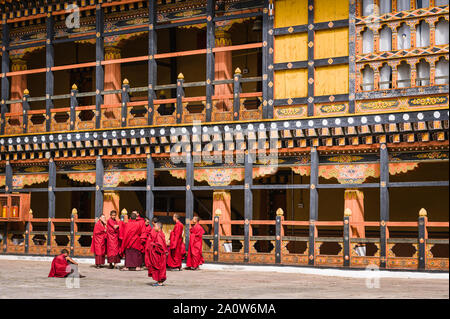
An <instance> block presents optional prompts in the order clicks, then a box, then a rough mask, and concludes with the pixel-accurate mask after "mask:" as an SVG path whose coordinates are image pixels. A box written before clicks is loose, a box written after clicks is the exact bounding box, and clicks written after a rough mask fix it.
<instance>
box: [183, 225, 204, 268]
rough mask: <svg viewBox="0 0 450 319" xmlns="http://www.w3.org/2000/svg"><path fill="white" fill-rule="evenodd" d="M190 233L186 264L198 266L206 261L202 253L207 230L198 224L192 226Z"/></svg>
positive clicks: (193, 266) (192, 266)
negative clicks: (204, 235)
mask: <svg viewBox="0 0 450 319" xmlns="http://www.w3.org/2000/svg"><path fill="white" fill-rule="evenodd" d="M189 233H190V236H189V251H188V255H187V260H186V266H187V267H191V268H197V267H198V266H200V265H202V264H203V263H204V262H205V260H204V259H203V255H202V246H203V234H204V233H205V230H204V229H203V227H202V226H200V225H199V224H196V225H195V226H194V227H191V229H190V231H189Z"/></svg>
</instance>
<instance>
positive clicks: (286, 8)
mask: <svg viewBox="0 0 450 319" xmlns="http://www.w3.org/2000/svg"><path fill="white" fill-rule="evenodd" d="M347 7H348V5H347ZM307 23H308V0H277V1H275V28H283V27H289V26H294V25H301V24H307Z"/></svg>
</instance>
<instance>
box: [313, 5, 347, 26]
mask: <svg viewBox="0 0 450 319" xmlns="http://www.w3.org/2000/svg"><path fill="white" fill-rule="evenodd" d="M348 7H349V6H348V0H315V1H314V22H315V23H317V22H327V21H335V20H344V19H348Z"/></svg>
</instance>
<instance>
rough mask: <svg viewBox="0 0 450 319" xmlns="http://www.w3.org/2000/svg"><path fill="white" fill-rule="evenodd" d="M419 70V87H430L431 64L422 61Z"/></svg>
mask: <svg viewBox="0 0 450 319" xmlns="http://www.w3.org/2000/svg"><path fill="white" fill-rule="evenodd" d="M416 69H417V78H416V85H417V86H426V85H430V64H429V63H428V62H427V61H425V60H420V62H419V63H417V65H416Z"/></svg>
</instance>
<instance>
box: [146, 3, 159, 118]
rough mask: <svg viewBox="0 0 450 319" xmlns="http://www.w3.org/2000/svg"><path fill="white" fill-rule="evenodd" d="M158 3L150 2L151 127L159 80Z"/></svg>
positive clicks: (149, 95)
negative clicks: (156, 56) (157, 54)
mask: <svg viewBox="0 0 450 319" xmlns="http://www.w3.org/2000/svg"><path fill="white" fill-rule="evenodd" d="M156 1H157V0H149V1H148V56H149V58H148V113H147V114H148V118H147V122H148V124H149V125H152V124H153V114H154V112H155V106H154V103H153V101H154V99H156V95H155V86H156V83H157V82H156V79H157V72H156V71H157V65H156V60H155V54H156V53H157V36H156V30H155V26H156Z"/></svg>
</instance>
